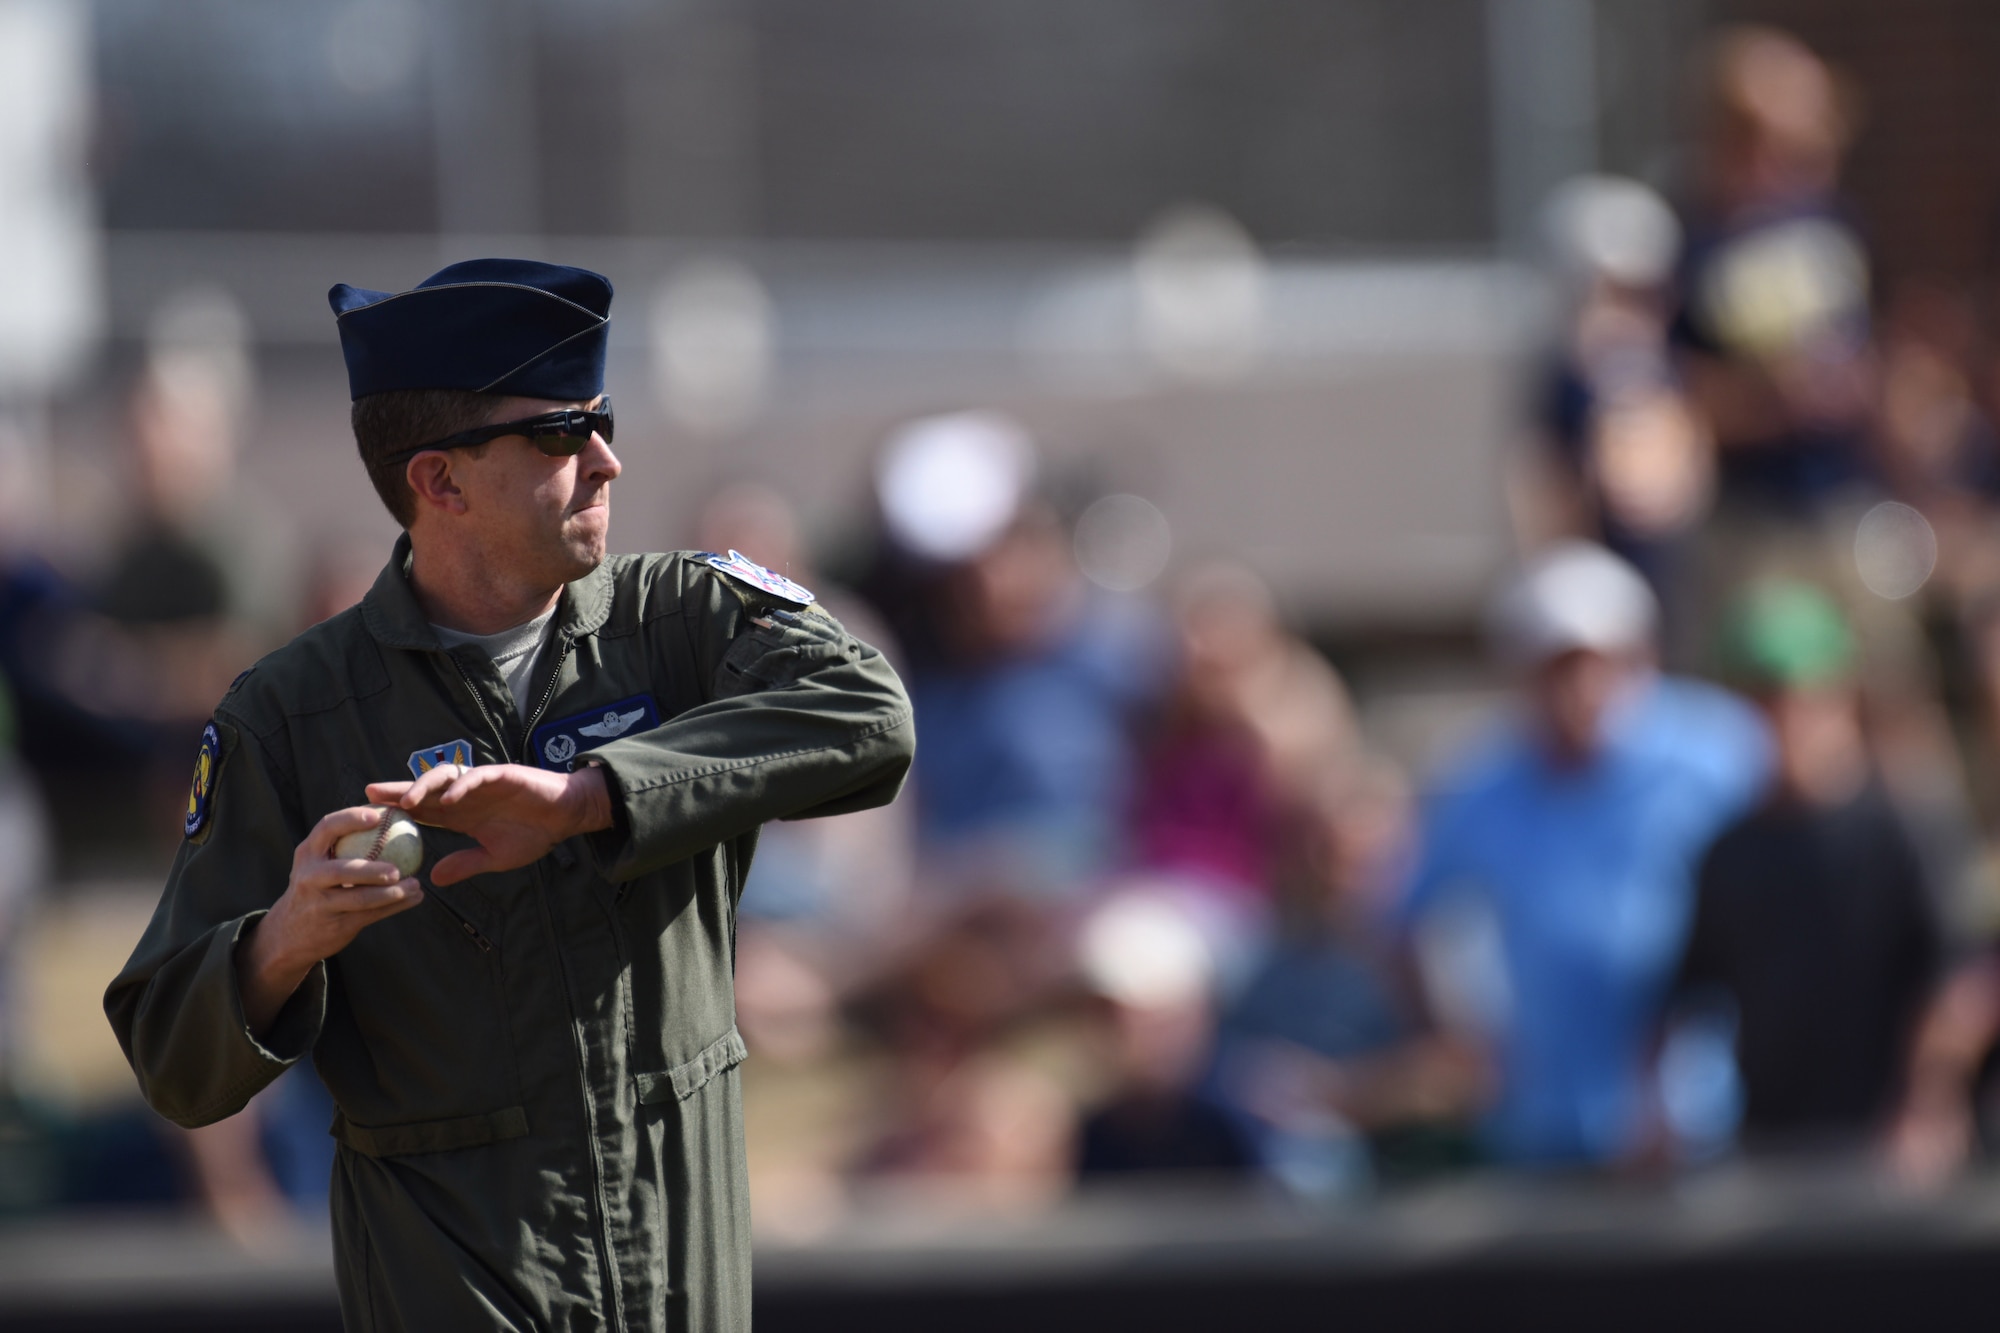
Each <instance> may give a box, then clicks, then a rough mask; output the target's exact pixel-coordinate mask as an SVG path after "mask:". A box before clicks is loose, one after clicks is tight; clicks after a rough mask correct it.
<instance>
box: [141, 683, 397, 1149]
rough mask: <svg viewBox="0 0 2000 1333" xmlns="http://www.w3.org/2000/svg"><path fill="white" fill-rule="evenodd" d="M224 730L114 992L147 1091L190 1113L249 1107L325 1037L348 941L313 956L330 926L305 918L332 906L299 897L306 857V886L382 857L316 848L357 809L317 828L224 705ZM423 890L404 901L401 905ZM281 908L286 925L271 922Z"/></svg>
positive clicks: (174, 1116)
mask: <svg viewBox="0 0 2000 1333" xmlns="http://www.w3.org/2000/svg"><path fill="white" fill-rule="evenodd" d="M215 729H216V742H215V745H214V747H213V752H212V754H211V756H210V763H211V769H210V775H209V777H208V779H207V786H206V792H205V794H204V793H203V792H201V791H199V790H197V793H196V795H195V798H194V799H193V800H192V801H191V805H190V812H189V823H190V826H191V827H192V829H193V831H192V832H191V833H190V834H189V835H188V837H187V839H186V840H185V841H184V842H183V843H182V845H181V848H180V851H179V853H178V855H176V857H175V858H174V865H173V869H172V871H171V872H170V873H169V875H168V879H167V886H166V891H165V892H164V893H163V894H162V895H161V897H160V903H159V906H158V907H157V908H156V909H155V910H154V913H153V919H152V922H151V923H150V924H149V925H148V926H147V928H146V933H145V934H144V935H143V936H142V937H141V938H140V940H139V943H138V945H137V946H136V947H135V948H134V949H133V951H132V957H131V959H130V960H129V961H128V962H127V963H126V965H125V968H124V970H123V971H122V972H120V973H119V975H118V977H117V979H116V980H114V981H113V982H112V983H111V986H110V988H109V989H108V990H107V991H106V992H105V996H104V1009H105V1014H106V1016H107V1017H108V1018H109V1019H110V1020H111V1026H112V1029H113V1031H114V1032H116V1033H117V1036H118V1040H119V1043H120V1045H122V1046H123V1047H124V1050H125V1056H126V1059H127V1060H128V1061H130V1062H131V1065H132V1070H133V1072H134V1073H135V1074H136V1075H137V1076H138V1079H139V1088H140V1091H141V1092H142V1093H143V1094H144V1095H145V1098H146V1100H147V1102H148V1103H149V1104H150V1105H151V1106H152V1107H153V1109H155V1110H156V1111H158V1112H159V1113H160V1114H161V1115H163V1116H166V1117H167V1118H168V1119H170V1120H173V1121H175V1122H177V1123H179V1124H182V1125H187V1126H196V1125H204V1124H209V1123H211V1122H213V1121H216V1120H221V1119H223V1118H225V1117H227V1116H230V1115H233V1114H234V1113H235V1112H237V1111H239V1110H241V1109H242V1108H243V1106H244V1104H245V1103H247V1102H248V1101H249V1100H250V1098H251V1097H252V1096H254V1095H255V1094H256V1093H257V1092H258V1090H260V1089H261V1088H263V1087H264V1086H265V1085H266V1084H268V1083H270V1082H271V1081H272V1080H273V1079H275V1078H277V1077H278V1075H280V1074H282V1073H283V1072H284V1071H285V1070H286V1069H288V1068H290V1067H291V1066H292V1065H293V1064H294V1063H296V1062H297V1061H298V1059H299V1058H300V1057H301V1056H302V1055H304V1054H305V1053H306V1052H307V1051H309V1050H311V1049H312V1046H313V1043H314V1042H315V1041H316V1040H317V1039H318V1037H319V1030H320V1024H321V1022H322V1020H323V1019H324V1017H325V1013H326V967H325V964H324V963H323V962H321V961H319V960H320V959H323V958H325V957H327V956H328V955H329V954H330V953H331V952H337V950H328V952H327V953H321V954H319V955H318V957H317V958H314V959H312V960H311V961H310V962H307V961H305V957H306V955H307V954H309V953H311V952H312V947H311V946H312V942H313V941H320V942H324V940H326V939H327V938H329V936H328V935H327V934H325V933H324V932H322V933H319V934H314V933H313V932H310V931H307V930H305V929H303V928H302V927H304V926H306V925H309V924H311V923H312V921H313V920H314V919H315V918H323V917H324V916H325V915H327V913H326V912H325V911H321V912H319V913H305V912H302V911H301V910H300V909H301V908H302V907H303V906H304V904H303V901H302V899H303V897H304V896H305V895H304V894H303V893H302V891H301V888H300V885H301V882H302V877H301V875H300V874H299V871H300V868H301V866H302V865H303V866H305V867H306V868H307V870H308V873H307V874H306V875H305V876H304V877H303V880H304V881H305V882H306V883H307V887H308V888H309V889H310V888H314V887H317V888H319V889H320V893H319V896H320V897H322V898H328V897H330V895H332V894H349V895H352V894H356V893H360V892H363V890H357V889H345V890H343V889H338V888H333V889H327V888H325V885H326V884H327V882H328V881H330V880H338V879H340V878H342V877H343V876H344V878H345V882H347V883H368V882H370V881H369V880H368V878H367V876H366V875H364V874H360V873H356V872H357V871H358V870H359V868H361V867H364V866H374V865H376V863H374V862H333V861H328V860H326V859H325V857H324V854H323V852H322V853H321V854H320V855H318V856H308V852H309V851H310V850H311V849H313V848H314V846H315V839H322V838H323V840H324V842H325V845H326V847H331V844H332V841H333V840H335V839H337V838H339V837H340V836H341V833H343V832H346V831H349V828H351V827H353V825H352V823H351V822H350V824H349V825H347V826H346V827H341V826H339V824H338V822H337V821H338V818H339V816H340V815H345V814H349V813H350V812H336V815H334V816H329V817H328V820H323V821H321V823H320V825H319V826H317V827H315V828H313V829H312V830H310V831H308V830H306V829H305V828H304V827H303V826H304V822H305V821H304V819H303V817H302V815H301V814H300V813H299V810H298V807H297V799H296V794H295V793H296V784H295V783H294V782H293V781H292V780H291V778H290V774H289V773H287V772H285V771H284V770H283V769H282V768H281V767H280V766H279V765H278V764H276V763H274V762H273V760H272V759H271V757H270V755H269V754H268V753H267V752H266V750H265V749H264V747H263V746H262V745H260V744H259V743H258V742H257V740H256V738H255V736H254V735H252V734H251V733H249V732H248V731H247V730H244V729H242V728H241V727H240V725H239V724H237V723H236V722H234V721H233V720H231V719H227V718H224V717H221V716H218V718H217V720H216V723H215ZM329 821H334V822H333V823H332V824H330V822H329ZM361 822H362V823H363V824H365V822H366V821H365V819H364V820H362V821H361ZM336 828H337V829H338V831H335V830H336ZM373 882H375V883H377V884H380V879H379V878H377V879H376V880H374V881H373ZM410 887H411V888H412V889H414V887H415V886H414V885H411V886H410ZM288 900H290V905H289V906H288V905H287V902H288ZM415 901H416V899H415V897H414V896H413V897H411V898H409V899H407V900H399V905H397V906H396V907H395V910H403V908H404V907H407V906H413V905H414V903H415ZM323 906H324V904H323ZM386 914H387V913H386V912H381V913H379V914H374V913H371V914H370V915H369V916H368V919H369V920H374V919H379V916H380V915H386ZM274 919H275V920H276V922H277V928H276V929H273V930H271V931H270V933H269V934H266V933H265V927H266V925H268V924H269V923H271V922H272V921H273V920H274ZM322 924H323V921H322ZM363 924H365V922H364V923H363ZM358 929H359V926H355V927H354V930H358ZM353 933H354V931H352V930H350V931H349V932H348V933H347V938H349V939H351V938H352V937H353ZM260 941H261V943H260ZM239 977H240V978H241V980H239Z"/></svg>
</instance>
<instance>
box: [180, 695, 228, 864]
mask: <svg viewBox="0 0 2000 1333" xmlns="http://www.w3.org/2000/svg"><path fill="white" fill-rule="evenodd" d="M221 767H222V733H221V732H219V731H217V730H216V729H215V723H213V722H211V723H209V724H208V725H207V726H205V727H203V728H202V729H201V749H199V750H197V751H196V752H195V756H194V779H193V781H191V782H189V783H188V803H187V814H186V817H185V818H183V819H182V820H181V832H182V834H184V835H185V836H187V837H190V838H192V837H194V836H195V835H196V834H197V833H200V832H201V831H202V829H203V828H205V827H206V826H207V824H208V812H209V807H210V806H211V805H212V804H213V803H214V800H215V773H216V770H217V769H219V768H221Z"/></svg>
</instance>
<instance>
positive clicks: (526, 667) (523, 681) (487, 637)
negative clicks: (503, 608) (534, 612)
mask: <svg viewBox="0 0 2000 1333" xmlns="http://www.w3.org/2000/svg"><path fill="white" fill-rule="evenodd" d="M555 614H556V609H555V608H554V607H550V608H549V609H548V610H547V611H544V612H543V613H542V614H541V615H538V616H536V617H535V618H534V619H533V620H530V621H528V622H527V623H526V624H522V625H516V626H514V628H512V629H503V630H501V631H500V632H499V633H498V634H467V633H465V632H464V631H463V630H455V629H446V628H445V627H444V626H443V625H432V626H431V629H432V630H434V631H435V632H436V633H437V636H438V642H440V643H442V644H443V645H444V646H445V647H447V648H456V647H458V645H459V644H461V643H476V644H478V645H479V647H480V649H481V650H482V651H484V652H485V654H486V655H487V656H488V657H490V658H492V659H493V666H494V669H495V670H497V671H498V672H499V673H500V679H502V680H504V681H506V682H507V691H508V693H510V694H512V695H513V696H514V711H515V712H517V713H519V714H520V716H521V725H522V726H526V725H527V724H528V691H529V689H531V688H532V687H533V685H534V681H535V663H536V662H537V661H538V660H539V659H540V658H541V655H542V653H541V649H542V645H543V644H544V643H546V642H547V641H548V631H549V622H550V621H551V620H553V619H555Z"/></svg>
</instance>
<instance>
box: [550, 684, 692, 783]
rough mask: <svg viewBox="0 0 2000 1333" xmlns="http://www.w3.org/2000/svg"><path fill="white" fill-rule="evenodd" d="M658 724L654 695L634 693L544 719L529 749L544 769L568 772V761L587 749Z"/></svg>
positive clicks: (658, 717) (657, 709)
mask: <svg viewBox="0 0 2000 1333" xmlns="http://www.w3.org/2000/svg"><path fill="white" fill-rule="evenodd" d="M659 725H660V709H659V706H658V705H657V704H655V703H654V702H653V696H652V695H650V694H635V695H633V696H632V697H631V698H629V699H620V700H619V701H618V702H617V703H614V704H600V705H599V706H597V707H596V708H593V709H591V710H590V711H588V712H585V713H578V714H576V715H575V716H574V717H560V718H557V719H556V720H555V721H553V722H544V723H543V724H542V725H541V726H539V727H536V728H535V734H534V735H533V736H532V737H530V738H529V749H531V750H532V751H533V752H534V756H535V762H536V763H537V764H540V765H541V766H542V767H543V768H552V769H555V770H556V771H557V772H560V773H567V772H568V771H569V761H570V760H572V759H574V758H576V757H577V756H578V755H579V754H581V753H583V752H584V751H585V750H588V749H590V748H592V747H593V746H597V745H602V744H603V743H604V742H606V741H610V740H616V739H618V738H619V737H620V736H630V735H633V734H635V733H637V732H641V731H650V730H652V729H653V728H654V727H657V726H659Z"/></svg>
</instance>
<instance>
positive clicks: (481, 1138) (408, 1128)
mask: <svg viewBox="0 0 2000 1333" xmlns="http://www.w3.org/2000/svg"><path fill="white" fill-rule="evenodd" d="M327 1132H328V1133H330V1134H332V1135H333V1137H334V1138H335V1139H337V1140H338V1141H339V1142H341V1143H344V1144H346V1145H347V1146H348V1147H350V1148H352V1149H354V1151H356V1152H358V1153H360V1154H362V1155H363V1156H365V1157H404V1156H407V1155H409V1154H410V1153H419V1152H450V1151H451V1150H452V1149H454V1148H477V1147H479V1146H480V1145H482V1144H487V1143H498V1142H500V1141H501V1140H503V1139H519V1138H526V1137H527V1134H528V1113H527V1112H526V1111H525V1110H523V1109H521V1108H520V1107H518V1106H509V1107H507V1108H506V1109H505V1110H500V1111H487V1112H485V1113H484V1114H481V1115H462V1116H457V1117H455V1118H453V1119H450V1120H419V1121H416V1122H414V1123H411V1124H406V1125H374V1126H369V1125H357V1124H355V1123H354V1122H353V1121H351V1120H349V1119H348V1118H347V1117H346V1116H345V1115H342V1114H340V1113H339V1112H335V1113H334V1117H333V1128H332V1129H330V1130H328V1131H327Z"/></svg>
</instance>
